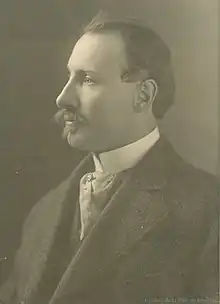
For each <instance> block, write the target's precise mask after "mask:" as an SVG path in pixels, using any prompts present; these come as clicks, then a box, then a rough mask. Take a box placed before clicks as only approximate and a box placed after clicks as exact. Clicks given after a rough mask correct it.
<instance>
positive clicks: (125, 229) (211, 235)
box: [0, 138, 218, 304]
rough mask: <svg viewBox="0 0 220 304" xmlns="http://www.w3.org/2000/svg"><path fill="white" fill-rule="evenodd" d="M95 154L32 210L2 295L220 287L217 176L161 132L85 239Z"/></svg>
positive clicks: (99, 296) (191, 291)
mask: <svg viewBox="0 0 220 304" xmlns="http://www.w3.org/2000/svg"><path fill="white" fill-rule="evenodd" d="M91 161H92V160H91V156H88V157H87V158H86V159H85V160H84V161H83V162H82V163H81V164H80V165H79V166H78V168H77V169H75V170H74V171H73V173H72V175H71V176H70V177H69V178H68V179H66V180H65V181H64V182H62V184H61V185H59V187H58V188H57V189H55V190H52V191H50V192H49V193H48V194H47V195H46V196H45V197H44V198H43V199H42V200H40V201H39V202H38V203H37V204H36V205H35V207H34V208H33V210H32V211H31V213H30V215H29V217H28V219H27V220H26V222H25V224H24V229H23V236H22V244H21V247H20V249H19V251H18V253H17V256H16V259H15V267H14V273H13V275H12V276H11V277H10V279H9V281H8V282H7V283H6V284H5V285H4V286H3V288H2V291H1V293H0V294H1V297H2V300H3V301H4V303H10V304H12V303H26V304H45V303H49V304H99V303H103V304H104V303H109V304H110V303H112V304H113V303H115V304H117V303H118V304H125V303H126V304H139V303H140V304H142V303H143V304H144V303H154V302H153V299H154V300H155V303H165V301H167V298H168V297H170V298H172V297H180V298H189V297H201V298H204V297H210V298H213V297H214V296H215V295H216V293H217V291H218V265H217V264H218V247H217V244H218V207H217V200H218V188H217V182H216V180H215V178H214V177H212V176H211V175H209V174H208V173H205V172H203V171H201V170H198V169H195V168H194V167H192V166H191V165H188V164H186V163H185V162H184V161H183V160H182V159H181V158H180V157H179V156H178V155H177V154H176V153H175V151H174V150H173V148H172V146H171V145H170V144H169V143H168V142H167V141H166V140H165V139H164V138H161V139H160V140H159V141H158V142H157V143H156V145H155V146H154V147H153V148H152V149H151V150H150V151H149V152H148V154H147V155H146V156H145V157H144V159H142V160H141V161H140V162H139V164H138V165H137V166H136V167H135V168H133V169H132V170H130V172H129V173H128V175H127V176H126V179H125V180H123V182H122V183H121V185H120V186H119V187H118V188H117V189H116V190H115V191H114V193H113V194H112V196H111V199H110V200H109V202H108V204H107V205H106V207H105V209H104V210H103V212H102V214H101V216H100V218H99V219H98V221H97V223H96V224H95V226H93V228H92V229H91V231H90V233H89V234H88V236H87V237H86V238H85V239H84V241H83V242H82V244H80V241H79V230H80V222H79V205H78V195H79V191H78V188H79V179H80V177H81V176H82V175H83V174H85V173H86V172H91V170H92V167H91V166H92V163H91ZM149 299H151V302H148V301H149ZM22 301H23V302H22ZM156 301H157V302H156ZM210 301H211V300H210ZM166 303H167V302H166ZM207 303H210V302H209V301H208V302H207Z"/></svg>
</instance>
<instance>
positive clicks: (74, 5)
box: [0, 0, 220, 279]
mask: <svg viewBox="0 0 220 304" xmlns="http://www.w3.org/2000/svg"><path fill="white" fill-rule="evenodd" d="M0 6H1V7H0V39H1V40H0V41H1V47H0V67H1V73H0V86H1V101H0V105H1V111H0V166H1V167H0V197H1V200H0V257H1V256H7V257H8V262H7V263H5V264H4V266H2V267H1V272H2V279H4V277H5V275H6V273H7V272H8V270H9V269H10V267H11V265H12V260H13V256H14V252H15V250H16V248H17V247H18V246H19V242H20V235H21V227H22V223H23V221H24V219H25V217H26V216H27V214H28V212H29V211H30V209H31V207H32V206H33V205H34V204H35V203H36V201H37V200H38V199H39V198H40V197H41V196H42V195H43V194H45V193H46V192H47V191H48V190H49V189H50V188H52V187H55V186H56V185H58V183H59V182H60V181H61V180H63V179H64V178H65V177H67V176H68V174H69V173H70V172H71V171H72V170H73V168H74V167H75V165H76V164H77V163H78V162H79V160H80V159H81V158H82V157H83V155H82V154H81V153H79V152H78V151H75V150H72V149H71V148H70V147H68V145H67V144H66V143H65V142H63V141H62V139H61V138H60V134H59V131H58V130H57V128H56V127H55V126H54V125H53V124H52V123H51V117H52V116H53V114H54V113H55V111H56V107H55V99H56V96H57V94H58V93H59V92H60V90H61V89H62V87H63V85H64V83H65V81H66V80H67V70H66V63H67V59H68V56H69V54H70V51H71V47H72V44H73V43H74V42H75V41H76V39H77V35H78V32H79V29H80V28H81V27H82V25H83V24H86V23H87V21H89V20H90V18H91V17H92V16H93V15H94V14H95V13H96V12H97V11H98V10H99V9H100V8H108V9H109V11H110V12H111V13H112V14H113V15H116V14H117V15H122V16H123V15H129V16H131V17H137V18H139V19H140V20H141V21H142V22H143V23H145V24H146V25H150V26H152V28H153V29H155V30H156V31H157V32H158V33H159V34H160V35H161V36H162V38H164V40H165V41H166V42H167V44H168V45H169V46H170V48H171V51H172V55H173V68H174V72H175V79H176V96H175V105H174V106H173V108H172V109H171V110H170V111H169V113H168V114H167V115H166V117H165V119H164V120H163V121H162V122H160V125H161V130H162V131H163V132H164V133H166V135H167V137H168V138H169V139H170V141H171V142H172V143H173V145H174V147H175V149H176V150H177V151H178V152H179V153H180V154H181V155H182V156H183V157H184V158H185V159H187V160H188V161H189V162H191V163H192V164H194V165H195V166H196V167H199V168H202V169H204V170H206V171H209V172H211V173H213V174H217V172H220V170H219V171H218V165H217V164H218V113H219V110H218V64H217V63H218V7H217V0H209V1H207V0H145V1H144V0H136V1H125V0H124V1H123V0H121V1H120V0H117V1H116V0H111V1H107V0H105V1H101V0H94V1H92V0H90V1H88V0H81V1H79V0H77V1H76V0H75V1H73V0H72V1H71V0H62V1H61V0H53V1H52V0H38V1H34V0H20V1H16V0H8V1H7V2H6V1H2V2H1V4H0ZM70 42H71V43H70Z"/></svg>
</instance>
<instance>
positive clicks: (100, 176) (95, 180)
mask: <svg viewBox="0 0 220 304" xmlns="http://www.w3.org/2000/svg"><path fill="white" fill-rule="evenodd" d="M115 177H116V174H110V173H105V172H93V173H87V174H85V175H84V176H83V177H82V179H81V181H80V196H79V203H80V211H81V213H80V214H81V236H80V238H81V239H82V238H83V237H84V236H85V234H86V233H87V232H88V230H89V228H91V226H93V224H94V223H95V222H96V220H97V218H98V216H99V215H100V214H101V212H102V210H103V209H104V207H105V204H106V203H107V200H108V194H109V191H110V189H111V187H112V185H113V182H114V179H115Z"/></svg>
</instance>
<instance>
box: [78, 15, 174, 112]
mask: <svg viewBox="0 0 220 304" xmlns="http://www.w3.org/2000/svg"><path fill="white" fill-rule="evenodd" d="M107 31H117V32H119V33H120V35H121V37H122V39H123V41H124V43H125V48H126V57H127V63H128V71H124V72H125V74H127V76H128V78H127V79H126V80H125V81H134V80H138V79H139V78H141V77H142V79H143V80H144V79H147V78H153V79H154V80H155V81H156V82H157V84H158V87H159V89H158V93H157V96H156V98H155V101H154V103H153V113H154V115H155V117H156V118H162V117H163V115H164V114H165V112H166V111H167V110H168V108H169V107H170V106H171V105H172V104H173V99H174V90H175V85H174V77H173V71H172V67H171V53H170V49H169V48H168V46H167V45H166V44H165V42H164V41H163V40H162V39H161V38H160V37H159V36H158V35H157V34H156V33H155V32H154V31H153V30H152V29H150V28H147V27H145V26H142V25H141V24H139V23H138V22H137V21H136V20H135V19H126V20H114V19H110V18H109V17H108V15H107V14H106V13H105V12H101V13H99V14H98V15H96V16H95V18H94V19H93V20H92V21H91V22H90V23H89V24H88V25H87V26H86V27H85V28H84V30H83V34H85V33H88V32H92V33H102V32H107ZM143 72H145V74H142V73H143ZM143 75H144V77H143ZM122 77H123V75H122ZM138 77H139V78H138Z"/></svg>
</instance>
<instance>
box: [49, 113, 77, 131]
mask: <svg viewBox="0 0 220 304" xmlns="http://www.w3.org/2000/svg"><path fill="white" fill-rule="evenodd" d="M75 116H76V114H75V113H73V112H72V111H70V110H68V109H60V110H58V111H57V113H56V114H55V115H54V116H53V118H52V122H55V123H57V124H58V125H59V126H60V127H64V125H65V121H67V120H74V118H75Z"/></svg>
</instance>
